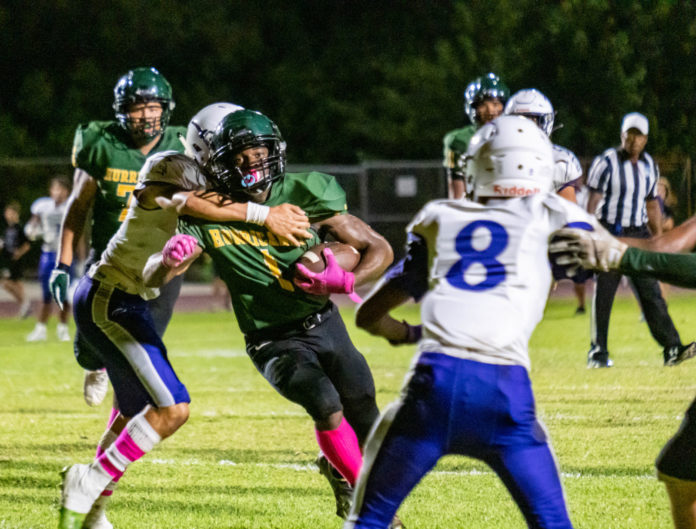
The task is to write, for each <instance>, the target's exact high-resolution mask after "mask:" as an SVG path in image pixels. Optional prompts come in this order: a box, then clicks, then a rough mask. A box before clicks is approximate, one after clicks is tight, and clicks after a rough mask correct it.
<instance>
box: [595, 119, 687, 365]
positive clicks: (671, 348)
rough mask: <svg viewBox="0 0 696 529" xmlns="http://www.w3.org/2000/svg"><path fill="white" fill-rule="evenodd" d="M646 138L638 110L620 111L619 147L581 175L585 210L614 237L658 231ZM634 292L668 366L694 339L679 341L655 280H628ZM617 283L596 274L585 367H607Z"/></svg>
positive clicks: (615, 277) (612, 276) (655, 172)
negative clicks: (585, 190) (584, 183)
mask: <svg viewBox="0 0 696 529" xmlns="http://www.w3.org/2000/svg"><path fill="white" fill-rule="evenodd" d="M647 142H648V118H646V117H645V116H644V115H643V114H639V113H638V112H631V113H630V114H626V115H625V116H624V118H623V122H622V123H621V147H620V148H618V149H617V148H610V149H607V150H606V151H604V152H603V153H602V154H601V155H600V156H598V157H596V158H595V159H594V161H593V162H592V166H591V167H590V171H589V173H588V177H587V186H588V188H589V190H590V196H589V198H588V202H587V211H589V212H590V213H596V215H597V217H598V219H599V221H600V222H601V223H602V224H603V225H604V227H605V228H607V229H608V230H609V231H610V232H611V233H612V234H613V235H615V236H617V237H638V238H649V237H650V236H651V235H659V234H660V233H661V232H662V218H661V217H662V213H661V210H660V203H659V201H658V197H657V182H658V180H659V178H660V172H659V169H658V167H657V165H656V164H655V162H654V161H653V159H652V157H651V156H650V155H649V154H648V153H647V152H644V149H645V144H646V143H647ZM629 280H630V281H631V283H632V285H633V291H634V293H635V294H636V295H637V296H638V300H639V302H640V305H641V308H642V310H643V314H644V316H645V320H646V322H647V324H648V326H649V327H650V332H651V334H652V335H653V338H655V340H656V341H657V342H658V343H659V344H660V345H661V346H662V347H663V357H664V365H665V366H671V365H675V364H676V363H677V359H678V358H680V357H682V356H683V352H684V350H685V349H687V348H696V343H691V344H689V345H687V346H684V345H682V343H681V339H680V338H679V333H678V332H677V329H676V328H675V327H674V323H672V319H671V318H670V316H669V313H668V312H667V304H666V303H665V300H664V299H663V297H662V294H661V293H660V287H659V284H658V282H657V281H656V280H655V279H652V278H645V277H633V278H630V279H629ZM620 281H621V274H619V273H617V272H599V273H598V274H597V278H596V283H595V291H594V297H593V300H592V328H591V334H592V342H591V346H590V351H589V352H588V354H587V367H588V368H595V367H611V366H612V365H613V362H612V361H611V360H610V359H609V349H608V348H607V335H608V332H609V317H610V315H611V307H612V304H613V303H614V295H615V294H616V289H617V287H618V286H619V282H620Z"/></svg>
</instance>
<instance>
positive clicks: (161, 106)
mask: <svg viewBox="0 0 696 529" xmlns="http://www.w3.org/2000/svg"><path fill="white" fill-rule="evenodd" d="M174 106H175V103H174V99H173V97H172V87H171V85H170V84H169V82H168V81H167V80H166V79H165V78H164V76H163V75H162V74H161V73H160V72H159V71H157V70H156V69H155V68H134V69H132V70H129V71H128V72H127V73H126V74H125V75H123V76H122V77H120V78H119V80H118V82H117V83H116V86H115V87H114V102H113V109H114V111H115V116H116V120H115V121H92V122H90V123H88V124H86V125H79V126H78V128H77V131H76V132H75V139H74V142H73V151H72V164H73V166H74V167H75V173H74V176H73V191H72V194H71V196H70V198H69V200H68V205H67V209H66V213H65V218H64V220H63V226H62V229H61V234H60V243H59V247H58V254H57V257H56V263H55V269H54V270H53V273H52V276H51V281H50V283H51V291H52V292H53V295H54V298H55V299H56V302H57V303H58V306H59V307H62V306H63V304H64V303H65V302H66V300H67V290H68V286H69V283H70V275H69V274H70V267H71V266H72V265H73V261H74V249H75V248H76V245H77V244H78V243H79V241H80V239H81V237H82V234H83V233H84V230H85V224H86V220H87V218H88V214H89V212H90V211H91V212H92V219H91V229H90V230H89V233H90V236H91V243H90V247H91V249H90V252H89V257H88V259H87V263H86V264H85V270H87V269H88V268H89V266H91V265H92V264H93V263H94V262H96V261H97V260H98V259H99V256H100V255H101V254H102V252H103V251H104V250H105V249H106V245H107V243H108V242H109V239H110V238H111V236H112V235H113V234H114V233H116V231H117V230H118V228H119V226H120V225H121V223H122V222H123V220H124V219H125V218H126V213H127V212H128V204H129V202H130V201H131V199H132V193H133V190H134V189H135V185H136V182H137V178H138V171H140V169H141V167H142V166H143V164H144V163H145V159H146V158H147V156H149V155H151V154H154V153H157V152H162V151H167V150H175V151H178V152H183V150H184V147H183V145H182V143H181V141H180V140H179V137H178V136H179V135H183V134H185V133H186V130H185V129H184V128H183V127H170V126H168V125H169V120H170V118H171V114H172V111H173V110H174ZM181 283H182V280H181V279H180V281H178V282H175V283H172V284H171V285H169V286H168V287H166V288H165V289H164V290H163V292H162V294H161V296H160V297H159V298H157V299H155V300H152V301H151V302H150V303H149V304H150V310H151V311H152V315H153V318H154V321H155V325H156V328H157V332H158V333H159V335H160V336H162V335H163V334H164V331H165V329H166V327H167V323H169V319H170V318H171V315H172V311H173V309H174V303H175V301H176V298H177V297H178V295H179V290H180V289H181ZM75 354H76V355H77V356H79V355H87V354H88V347H87V345H86V344H85V343H84V341H83V340H82V338H81V337H80V334H79V333H77V334H76V336H75ZM107 389H108V384H107V377H106V374H105V373H104V371H103V370H98V369H88V370H87V371H86V373H85V386H84V397H85V401H86V402H87V404H89V405H90V406H96V405H97V404H99V403H100V402H101V401H102V400H103V399H104V397H105V396H106V392H107Z"/></svg>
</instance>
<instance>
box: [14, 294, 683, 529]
mask: <svg viewBox="0 0 696 529" xmlns="http://www.w3.org/2000/svg"><path fill="white" fill-rule="evenodd" d="M669 304H670V311H671V313H672V315H673V317H674V320H675V323H676V325H677V327H678V328H679V330H680V331H681V332H682V335H683V338H684V340H685V341H686V340H688V339H693V338H694V333H693V327H692V325H691V323H692V322H694V321H696V318H695V317H694V316H695V315H696V305H695V304H694V303H693V298H692V297H691V295H689V294H684V293H679V292H675V293H673V294H672V295H671V296H670V298H669ZM573 311H574V301H573V300H572V299H564V298H560V297H552V299H551V301H550V302H549V305H548V307H547V310H546V317H545V320H544V321H543V322H542V324H541V325H540V326H539V328H538V329H537V331H536V333H535V334H534V337H533V339H532V343H531V356H532V366H533V367H532V380H533V383H534V387H535V391H536V395H537V402H538V408H539V415H540V417H541V418H542V419H543V420H544V422H545V423H546V425H547V427H548V429H549V431H550V434H551V439H552V441H553V444H554V447H555V450H556V454H557V457H558V460H559V464H560V468H561V471H562V475H563V477H562V479H563V484H564V487H565V491H566V496H567V500H568V505H569V508H570V512H571V517H572V519H573V521H574V524H575V526H576V527H577V528H583V529H593V528H596V529H609V528H625V527H631V528H639V529H641V528H645V529H660V528H665V529H666V528H669V527H671V518H670V514H669V506H668V501H667V496H666V494H665V492H664V488H663V486H662V484H661V483H659V482H658V481H657V480H656V479H655V477H654V469H653V461H654V459H655V456H656V455H657V454H658V452H659V450H660V448H661V447H662V445H663V444H664V442H665V441H666V440H667V439H668V438H669V437H670V436H671V435H672V434H673V433H674V432H675V431H676V429H677V427H678V426H679V423H680V420H681V416H682V414H683V412H684V410H685V409H686V407H687V405H688V403H689V402H690V401H691V399H692V398H693V396H694V393H695V391H694V390H695V389H696V378H695V377H694V374H695V373H696V360H692V361H690V363H689V362H687V363H686V364H683V365H681V366H677V367H674V368H663V367H662V357H661V350H660V348H659V346H658V345H657V344H656V343H655V342H654V341H653V340H652V338H651V337H650V335H649V332H648V329H647V327H646V325H645V324H644V323H641V322H640V321H639V316H640V313H639V311H638V309H637V305H636V302H635V301H634V300H633V298H630V297H623V298H619V299H617V302H616V305H615V308H614V312H613V315H612V325H611V332H610V349H611V353H612V357H613V358H614V361H615V363H616V366H615V367H614V368H613V369H609V370H587V369H586V368H585V354H586V352H587V349H588V334H589V316H575V317H574V316H573ZM343 314H344V317H345V320H346V322H347V324H348V327H349V332H350V333H351V335H352V336H353V338H354V340H355V342H356V344H357V345H358V347H359V349H361V350H362V351H363V353H364V354H365V356H366V357H367V359H368V361H369V363H370V365H371V367H372V370H373V372H374V376H375V381H376V385H377V391H378V401H379V404H380V406H381V407H383V406H385V405H386V404H387V403H389V402H390V401H392V400H394V399H395V398H396V397H397V395H398V392H399V388H400V386H401V383H402V380H403V377H404V375H405V373H406V371H407V369H408V366H409V364H410V360H411V357H412V355H413V351H414V349H413V348H412V347H401V348H392V347H390V346H389V345H388V344H386V342H383V341H381V340H379V339H377V338H373V337H371V336H369V335H367V334H366V333H364V332H362V331H359V330H356V329H355V328H354V326H353V324H352V311H351V310H349V309H345V310H343ZM397 315H399V316H400V317H406V318H409V319H411V320H414V319H417V318H418V315H417V310H416V309H415V308H414V307H405V308H402V309H400V311H399V312H398V313H397ZM504 324H505V323H504V322H501V325H504ZM31 326H32V323H31V322H26V321H22V322H20V321H17V320H0V344H2V345H1V346H0V366H1V369H0V529H9V528H12V529H14V528H17V529H19V528H21V529H29V528H45V527H49V528H50V527H55V525H56V521H57V509H58V501H59V490H58V484H59V476H58V472H59V470H60V469H61V468H62V467H63V466H64V465H67V464H69V463H72V462H88V461H90V459H91V458H92V456H93V453H94V446H95V442H96V441H97V440H98V438H99V437H100V435H101V432H102V429H103V426H104V423H105V420H106V417H107V414H108V410H109V408H108V406H107V404H106V403H104V404H103V405H101V406H99V407H97V408H88V407H87V406H86V405H85V404H84V403H83V401H82V396H81V386H82V372H81V370H80V369H79V368H78V366H77V364H76V363H75V361H74V360H73V356H72V351H71V346H70V345H68V344H64V343H63V344H61V343H58V342H57V341H49V342H47V343H45V344H26V343H25V342H24V336H25V335H26V334H27V333H28V332H29V331H30V330H31ZM49 332H50V334H51V336H52V329H51V328H50V327H49ZM165 342H166V343H167V344H168V345H169V348H170V355H171V358H172V361H173V363H174V365H175V367H176V369H177V371H178V373H179V375H180V377H181V378H182V380H183V381H184V382H185V383H186V385H187V386H188V388H189V391H190V393H191V396H192V398H193V402H192V405H191V419H190V420H189V422H188V423H187V424H186V425H185V426H184V427H183V428H182V429H181V430H180V431H179V432H177V433H176V434H175V435H174V436H173V437H172V438H170V439H168V440H166V441H165V442H164V443H162V444H161V445H160V446H158V447H157V448H156V449H155V450H154V451H153V452H152V453H150V454H148V455H147V456H146V457H145V458H143V459H142V460H141V461H139V462H137V463H136V464H134V465H133V466H132V467H131V468H130V469H129V470H128V472H127V474H126V476H125V477H124V479H123V480H122V483H121V485H120V488H119V490H117V492H116V494H115V495H114V497H113V502H112V505H111V507H110V514H109V518H110V519H111V520H112V522H113V523H114V526H115V527H116V529H126V528H135V527H147V528H151V529H156V528H161V529H165V528H167V529H171V528H187V529H194V528H201V529H204V528H205V529H212V528H259V529H262V528H263V529H269V528H279V529H280V528H282V529H291V528H298V529H300V528H301V529H310V528H311V529H314V528H317V529H319V528H338V527H340V526H341V521H340V520H339V519H338V518H337V517H336V516H335V515H334V501H333V495H332V493H331V491H330V489H329V487H328V485H327V484H326V483H325V481H324V479H323V478H322V477H321V476H320V475H319V474H318V472H317V471H316V469H315V468H314V467H313V465H312V462H313V459H314V457H315V456H316V453H317V447H316V443H315V440H314V433H313V429H312V424H311V422H310V420H309V418H308V417H307V416H306V415H305V414H304V412H303V411H302V410H301V409H300V408H299V407H297V406H295V405H293V404H291V403H289V402H287V401H285V400H284V399H283V398H281V397H280V396H279V395H277V394H276V393H275V392H274V391H273V390H272V389H271V388H270V386H269V385H268V384H267V383H266V382H265V381H264V380H263V378H262V377H261V376H260V375H259V374H258V373H257V372H256V371H255V369H254V367H253V366H252V364H251V362H250V361H249V360H248V359H247V357H246V356H245V354H244V349H243V342H242V338H241V336H240V334H239V332H238V331H237V329H236V326H235V324H234V322H233V318H232V316H231V315H230V314H228V313H199V314H177V315H175V317H174V319H173V321H172V324H171V326H170V328H169V331H168V334H167V336H166V338H165ZM108 398H109V397H107V399H108ZM400 515H401V517H402V519H403V520H404V522H405V524H406V525H407V527H408V528H409V529H415V528H428V529H438V528H441V529H450V528H453V527H476V528H478V529H487V528H490V529H494V528H495V529H499V528H502V527H505V528H523V527H525V524H524V522H523V520H522V518H521V516H520V515H519V513H518V511H517V509H516V507H515V505H514V503H513V502H512V500H511V499H510V497H509V496H508V494H507V492H506V491H505V489H504V488H503V487H502V485H501V484H500V482H499V481H498V479H497V478H496V476H494V475H493V474H492V473H491V472H490V470H488V468H487V467H486V466H485V465H483V464H481V463H479V462H477V461H475V460H471V459H467V458H460V457H447V458H444V459H443V460H442V461H441V462H440V464H439V465H438V466H437V467H436V469H435V471H434V472H432V473H431V474H430V475H428V476H427V477H426V478H425V479H424V480H423V481H422V483H421V484H420V485H419V486H418V487H417V488H416V490H415V491H414V492H413V494H412V495H411V496H410V497H409V498H408V499H407V501H406V502H405V504H404V505H403V506H402V508H401V511H400Z"/></svg>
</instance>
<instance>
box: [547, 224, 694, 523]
mask: <svg viewBox="0 0 696 529" xmlns="http://www.w3.org/2000/svg"><path fill="white" fill-rule="evenodd" d="M626 243H628V245H630V246H631V247H629V246H627V244H626ZM694 246H696V217H691V218H690V219H689V220H687V221H686V222H684V223H683V224H681V225H679V226H677V227H676V228H674V229H672V230H670V231H669V232H666V233H663V234H662V235H660V236H657V237H653V238H651V239H632V238H621V239H615V238H614V237H612V236H611V235H610V234H609V233H608V232H607V231H605V230H599V231H596V232H588V231H586V230H578V229H562V230H560V231H558V232H556V233H555V234H554V235H553V236H552V241H551V244H550V246H549V252H550V255H551V258H552V260H554V261H555V262H556V263H557V265H563V266H565V267H567V268H569V269H570V270H572V271H574V270H575V269H577V268H578V267H581V268H585V269H589V270H593V269H596V270H601V271H604V272H607V271H609V270H615V271H617V272H619V273H621V274H623V275H627V276H642V277H652V278H653V279H657V280H660V281H665V282H667V283H670V284H673V285H677V286H681V287H686V288H696V255H695V254H676V253H665V252H679V251H690V250H692V249H693V248H694ZM559 259H560V261H559ZM694 355H696V350H695V349H694V348H687V349H684V350H683V351H682V354H681V355H680V356H678V357H677V358H675V359H674V361H673V362H672V363H671V364H670V365H677V364H680V363H681V362H683V361H685V360H688V359H689V358H692V357H693V356H694ZM694 446H696V399H694V400H693V401H692V402H691V405H690V406H689V408H688V409H687V410H686V413H685V414H684V420H683V422H682V424H681V426H680V427H679V430H678V431H677V432H676V433H675V434H674V435H673V436H672V438H671V439H670V440H669V441H667V443H666V444H665V446H664V447H663V448H662V450H661V452H660V454H659V455H658V457H657V460H656V462H655V466H656V467H657V475H658V479H660V481H662V482H664V484H665V487H666V489H667V494H668V495H669V499H670V504H671V508H672V518H673V520H674V527H675V528H676V529H696V449H694Z"/></svg>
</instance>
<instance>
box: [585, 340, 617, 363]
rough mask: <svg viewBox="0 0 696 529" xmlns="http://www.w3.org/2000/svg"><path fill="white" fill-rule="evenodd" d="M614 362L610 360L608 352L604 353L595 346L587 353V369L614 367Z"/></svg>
mask: <svg viewBox="0 0 696 529" xmlns="http://www.w3.org/2000/svg"><path fill="white" fill-rule="evenodd" d="M613 365H614V362H612V361H611V359H610V358H609V352H608V351H602V350H601V349H600V348H599V347H597V346H596V345H593V346H592V347H591V348H590V350H589V352H588V353H587V369H597V368H602V367H612V366H613Z"/></svg>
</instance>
